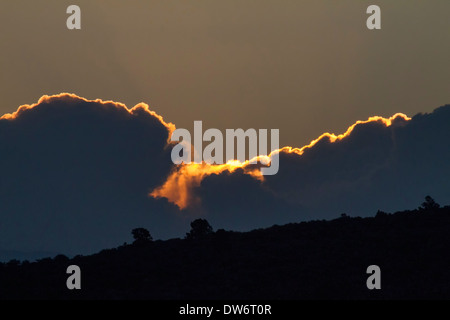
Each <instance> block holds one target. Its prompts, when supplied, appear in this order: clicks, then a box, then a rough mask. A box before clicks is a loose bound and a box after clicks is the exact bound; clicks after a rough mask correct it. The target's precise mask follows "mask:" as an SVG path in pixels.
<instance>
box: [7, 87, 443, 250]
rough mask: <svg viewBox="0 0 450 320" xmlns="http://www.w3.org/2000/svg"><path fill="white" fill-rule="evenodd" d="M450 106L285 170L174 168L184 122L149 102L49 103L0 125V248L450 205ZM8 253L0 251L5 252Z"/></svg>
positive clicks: (74, 246) (288, 159) (374, 125)
mask: <svg viewBox="0 0 450 320" xmlns="http://www.w3.org/2000/svg"><path fill="white" fill-rule="evenodd" d="M449 122H450V106H443V107H440V108H438V109H436V110H435V111H434V112H433V113H430V114H418V115H416V116H414V117H412V118H408V117H407V116H405V115H402V114H397V115H394V116H393V117H391V118H388V119H384V118H380V117H374V118H370V119H368V120H367V121H360V122H357V123H355V124H354V125H352V126H350V127H349V129H348V130H347V131H346V132H345V133H343V134H341V135H333V134H329V133H326V134H323V135H322V136H320V137H319V138H318V139H315V140H313V141H312V142H311V143H310V144H309V145H307V146H305V147H302V148H291V147H284V148H281V149H280V150H278V151H275V152H278V153H279V157H280V167H279V172H278V173H277V174H276V175H274V176H261V175H260V174H259V169H258V167H257V166H254V165H250V164H248V163H239V162H237V161H235V162H231V163H229V164H227V165H221V166H211V165H206V164H192V165H183V166H175V165H174V164H173V163H172V161H171V157H170V153H171V146H173V145H172V144H170V143H169V142H168V138H169V136H170V133H171V132H172V131H173V130H174V129H175V126H174V125H173V124H171V123H169V122H166V121H164V119H163V118H162V117H161V116H159V115H157V114H155V113H154V112H152V111H151V110H150V108H149V107H148V105H146V104H144V103H141V104H138V105H136V106H135V107H133V108H131V109H128V108H127V107H126V106H125V105H123V104H120V103H117V102H112V101H101V100H87V99H84V98H80V97H78V96H76V95H73V94H60V95H55V96H43V97H42V98H41V99H39V101H38V102H37V103H36V104H33V105H25V106H21V107H20V108H19V109H18V110H17V111H16V112H14V113H11V114H6V115H4V116H2V117H1V118H0V155H1V157H0V168H1V173H0V252H1V251H2V250H15V251H46V252H55V253H57V252H61V253H65V254H77V253H82V254H86V253H91V252H95V251H97V250H100V249H103V248H108V247H114V246H117V245H120V244H121V243H122V242H123V241H127V240H128V241H130V240H131V235H130V230H131V229H132V228H135V227H144V228H147V229H149V230H150V232H151V233H152V235H153V237H154V238H156V239H161V238H162V239H167V238H170V237H180V236H183V234H184V233H185V232H186V231H188V229H189V223H190V221H192V220H193V219H195V218H197V217H203V218H206V219H208V221H209V222H210V223H211V225H212V226H213V227H214V228H215V229H219V228H225V229H233V230H250V229H254V228H259V227H267V226H270V225H273V224H282V223H288V222H297V221H302V220H311V219H327V218H335V217H337V216H339V214H340V213H342V212H345V213H347V214H350V215H361V216H369V215H374V214H375V213H376V210H378V209H381V210H385V211H393V210H398V209H405V208H411V207H415V206H417V205H418V204H419V203H421V201H422V199H423V197H424V196H425V195H427V194H430V195H432V196H433V197H434V198H435V199H436V200H437V201H438V202H441V203H443V204H447V203H450V194H449V193H448V191H447V190H450V179H448V177H449V176H450V166H449V165H448V163H450V148H449V147H448V141H449V140H450V126H448V123H449ZM0 258H1V254H0Z"/></svg>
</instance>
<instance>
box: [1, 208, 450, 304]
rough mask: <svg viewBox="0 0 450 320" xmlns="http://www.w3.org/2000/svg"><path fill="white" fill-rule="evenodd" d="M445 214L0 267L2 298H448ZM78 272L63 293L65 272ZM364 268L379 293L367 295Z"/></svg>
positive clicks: (276, 230)
mask: <svg viewBox="0 0 450 320" xmlns="http://www.w3.org/2000/svg"><path fill="white" fill-rule="evenodd" d="M449 252H450V207H449V206H447V207H444V208H428V209H417V210H412V211H403V212H397V213H395V214H386V213H383V212H378V214H377V216H376V217H373V218H359V217H357V218H351V217H348V216H346V215H345V214H343V215H342V216H341V217H340V218H338V219H335V220H332V221H311V222H302V223H298V224H288V225H284V226H276V225H275V226H273V227H271V228H268V229H259V230H254V231H251V232H246V233H238V232H231V231H224V230H219V231H216V232H214V233H212V234H210V235H208V236H205V237H204V238H202V239H196V240H182V239H173V240H167V241H155V242H148V243H139V244H134V245H124V246H121V247H119V248H116V249H110V250H103V251H101V252H100V253H97V254H94V255H91V256H77V257H75V258H73V259H68V258H67V257H65V256H62V255H60V256H56V257H55V258H53V259H50V258H47V259H42V260H39V261H38V262H34V263H28V262H23V263H19V262H18V261H10V262H9V263H7V264H1V265H0V288H1V290H0V298H1V299H18V298H20V299H21V298H27V299H47V298H56V299H72V298H74V299H79V298H83V299H418V298H425V299H449V298H450V255H449ZM72 264H75V265H78V266H79V267H80V268H81V290H72V291H71V290H68V289H67V288H66V280H67V278H68V277H69V275H68V274H66V268H67V266H69V265H72ZM369 265H378V266H379V267H380V268H381V290H368V289H367V287H366V280H367V278H368V277H369V275H368V274H367V273H366V269H367V267H368V266H369Z"/></svg>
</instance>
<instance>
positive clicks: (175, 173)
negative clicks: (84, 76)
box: [0, 93, 411, 210]
mask: <svg viewBox="0 0 450 320" xmlns="http://www.w3.org/2000/svg"><path fill="white" fill-rule="evenodd" d="M64 98H72V99H75V100H76V99H79V100H82V101H84V102H94V103H98V104H100V105H109V106H114V107H116V108H121V109H123V110H126V111H127V112H128V113H129V114H130V115H137V113H138V112H140V111H144V112H147V113H148V114H149V115H151V116H153V117H155V118H157V119H158V120H159V121H160V122H161V123H162V124H163V125H164V126H165V127H166V128H167V130H168V134H169V135H168V140H167V143H168V145H170V144H172V143H173V142H170V136H171V133H172V132H173V131H174V130H175V128H176V127H175V125H174V124H173V123H170V122H165V121H164V119H163V117H162V116H160V115H158V114H157V113H156V112H154V111H152V110H150V107H149V105H148V104H146V103H143V102H141V103H138V104H137V105H135V106H134V107H133V108H131V109H128V108H127V106H126V105H125V104H123V103H120V102H114V101H111V100H106V101H104V100H101V99H95V100H88V99H85V98H82V97H79V96H77V95H75V94H72V93H60V94H57V95H44V96H42V97H41V98H40V99H39V100H38V102H37V103H35V104H31V105H27V104H25V105H22V106H20V107H19V108H18V109H17V111H15V112H13V113H6V114H4V115H3V116H1V117H0V120H2V119H5V120H14V119H16V118H17V117H18V116H20V114H21V113H22V112H24V111H26V110H28V109H32V108H34V107H36V106H37V105H39V104H41V103H46V102H48V101H50V100H52V99H64ZM398 118H402V119H403V120H405V121H409V120H411V118H410V117H408V116H407V115H405V114H403V113H396V114H394V115H393V116H392V117H390V118H383V117H380V116H373V117H369V118H368V119H367V120H363V121H362V120H359V121H356V122H355V123H354V124H352V125H351V126H350V127H348V129H347V130H346V131H345V132H344V133H342V134H339V135H335V134H333V133H328V132H325V133H323V134H322V135H320V136H319V137H318V138H317V139H314V140H312V141H311V142H310V143H309V144H307V145H305V146H303V147H301V148H294V147H290V146H286V147H283V148H280V149H278V150H274V151H272V152H271V153H270V154H269V155H260V156H257V157H255V158H253V159H251V160H250V161H244V162H240V161H238V160H230V161H228V162H227V163H226V164H218V165H217V164H207V163H205V162H203V163H189V164H181V165H176V166H174V168H173V170H172V172H171V173H170V174H169V176H168V177H167V179H166V181H165V182H164V183H163V184H162V185H161V186H159V187H157V188H155V189H154V190H153V191H151V192H150V194H149V196H151V197H153V198H156V199H158V198H166V199H167V200H168V201H169V202H171V203H173V204H175V205H176V206H177V207H178V208H179V209H181V210H182V209H186V208H188V207H191V206H195V205H198V204H199V203H200V201H201V199H200V198H199V197H197V196H196V195H195V193H194V189H195V188H196V187H199V186H200V184H201V182H202V180H203V179H204V178H205V177H207V176H209V175H212V174H216V175H217V174H220V173H223V172H229V173H233V172H235V171H236V170H238V169H241V170H242V171H243V172H244V173H245V174H248V175H250V176H252V177H254V178H255V179H258V180H259V181H264V176H263V175H262V174H261V171H260V166H261V165H260V166H255V165H254V163H255V162H259V163H260V164H262V165H267V164H269V163H270V159H271V157H272V156H273V155H274V154H276V153H281V152H284V153H291V154H296V155H298V156H301V155H302V154H303V153H304V152H305V150H306V149H309V148H312V147H314V145H316V144H317V143H318V142H319V141H321V140H322V139H328V140H329V142H330V143H334V142H336V141H340V140H342V139H345V138H347V137H348V136H350V134H351V133H352V131H353V130H354V128H355V127H356V126H357V125H360V124H365V123H369V122H379V123H382V124H384V125H385V126H386V127H389V126H391V125H392V123H393V122H394V121H395V120H396V119H398Z"/></svg>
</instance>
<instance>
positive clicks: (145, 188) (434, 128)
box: [0, 0, 450, 261]
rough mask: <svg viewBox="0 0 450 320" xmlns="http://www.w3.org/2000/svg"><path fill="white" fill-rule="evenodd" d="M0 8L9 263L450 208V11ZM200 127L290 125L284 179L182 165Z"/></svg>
mask: <svg viewBox="0 0 450 320" xmlns="http://www.w3.org/2000/svg"><path fill="white" fill-rule="evenodd" d="M72 4H77V5H78V6H80V8H81V30H68V29H67V27H66V20H67V18H68V16H69V15H68V14H67V13H66V9H67V7H68V6H69V5H72ZM372 4H377V5H379V6H380V8H381V30H368V29H367V27H366V19H367V18H368V16H369V15H368V14H367V13H366V9H367V7H368V6H369V5H372ZM0 7H1V9H0V30H2V31H1V32H0V43H1V44H2V45H1V47H0V66H1V69H0V70H1V72H0V97H1V98H0V99H1V100H0V169H1V170H2V171H1V173H0V221H1V222H2V223H1V224H0V235H1V237H0V261H1V260H2V259H6V258H5V257H11V256H13V257H14V256H17V252H34V253H36V252H43V251H45V252H52V253H58V252H60V253H68V254H77V253H83V254H84V253H92V252H95V251H96V250H100V249H102V248H110V247H116V246H117V245H120V244H122V243H123V242H124V241H127V240H126V239H128V238H127V237H130V230H131V229H132V228H135V227H145V228H148V229H149V230H150V232H151V234H152V235H153V237H154V238H155V239H168V238H171V237H180V236H181V237H182V236H183V235H184V234H185V232H187V231H188V230H189V224H190V222H191V221H192V220H193V219H195V218H199V217H202V218H207V220H208V221H209V222H210V223H211V225H212V226H213V227H214V228H215V229H220V228H225V229H227V230H237V231H246V230H252V229H255V228H262V227H269V226H271V225H273V224H284V223H289V222H299V221H306V220H314V219H333V218H335V217H337V216H339V215H340V214H341V213H343V212H345V213H346V214H349V215H351V216H358V215H359V216H371V215H372V216H373V215H375V213H376V212H377V210H384V211H387V212H394V211H395V210H403V209H412V208H416V207H417V205H419V204H420V203H421V202H422V201H423V198H424V197H425V196H426V195H431V196H433V197H435V199H436V200H437V201H438V202H440V203H442V204H443V205H445V204H449V203H450V195H449V194H448V192H447V190H450V182H449V181H450V180H449V179H448V177H449V176H450V167H449V166H448V163H450V151H449V148H448V141H449V139H450V126H449V125H448V123H450V90H449V88H450V80H449V79H450V77H449V76H450V63H449V58H448V57H450V20H449V19H448V13H449V12H450V2H449V1H448V0H430V1H423V0H420V1H414V0H407V1H406V0H405V1H403V0H396V1H387V0H386V1H384V0H380V1H365V0H340V1H335V0H326V1H325V0H311V1H301V0H293V1H290V0H239V1H236V0H227V1H218V0H208V1H206V0H197V1H193V0H175V1H162V0H160V1H142V0H130V1H116V0H108V1H100V0H89V1H84V0H79V1H77V2H76V3H74V2H72V1H62V0H54V1H52V0H45V1H44V0H17V1H4V2H3V3H2V4H1V5H0ZM62 92H66V93H67V94H60V93H62ZM46 95H48V96H46ZM41 97H42V98H41ZM100 99H101V100H100ZM141 102H143V103H141ZM21 105H28V107H22V108H20V109H19V111H18V112H17V113H14V112H15V111H16V110H18V107H19V106H21ZM31 105H32V106H31ZM396 114H398V115H397V116H394V115H396ZM2 115H3V116H2ZM373 116H379V117H373ZM369 117H372V118H370V120H368V119H369ZM381 117H382V118H381ZM196 120H201V121H203V129H204V130H206V129H207V128H217V129H220V130H225V129H236V128H243V129H248V128H255V129H279V133H280V141H279V146H280V150H279V151H277V152H276V153H275V154H279V158H280V166H279V169H280V170H279V172H278V173H277V174H276V175H274V176H264V177H261V175H260V174H258V169H256V171H255V167H252V166H251V165H248V164H239V165H230V164H227V165H225V166H223V167H220V166H209V165H198V166H196V165H195V164H194V165H184V166H176V165H174V164H173V163H172V161H171V147H172V146H173V144H168V137H169V136H170V134H171V132H172V131H173V130H174V129H175V127H176V128H187V129H188V130H190V132H192V127H193V123H194V121H196ZM366 120H367V121H366ZM358 121H359V122H358ZM222 132H223V131H222ZM327 132H328V133H327ZM333 134H336V135H333ZM340 134H341V135H340ZM311 142H312V143H311ZM287 146H291V147H294V148H295V147H296V148H301V149H292V148H288V147H287ZM304 146H307V147H304ZM302 147H304V148H302ZM271 159H273V158H271ZM80 230H82V232H80ZM11 250H12V251H11ZM11 252H12V253H11Z"/></svg>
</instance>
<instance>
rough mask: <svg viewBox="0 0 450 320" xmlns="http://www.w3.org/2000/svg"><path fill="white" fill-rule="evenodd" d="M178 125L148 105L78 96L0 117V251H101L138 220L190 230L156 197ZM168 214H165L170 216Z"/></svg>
mask: <svg viewBox="0 0 450 320" xmlns="http://www.w3.org/2000/svg"><path fill="white" fill-rule="evenodd" d="M173 129H174V125H173V124H171V123H166V122H164V120H163V119H162V118H161V117H160V116H158V115H156V114H155V113H154V112H152V111H150V110H149V107H148V106H147V105H146V104H143V103H141V104H138V105H137V106H135V107H134V108H132V109H127V108H126V106H124V105H123V104H120V103H116V102H112V101H101V100H94V101H90V100H86V99H83V98H80V97H77V96H75V95H71V94H60V95H55V96H44V97H42V98H41V99H40V100H39V101H38V103H36V104H34V105H25V106H21V107H20V108H19V109H18V110H17V112H15V113H12V114H7V115H4V116H3V117H2V118H1V119H0V154H1V157H0V168H1V175H0V235H1V238H0V239H1V242H0V249H13V250H24V251H27V250H41V249H43V250H45V251H62V252H69V253H77V252H92V251H93V250H99V249H101V248H105V247H111V246H117V245H118V244H121V242H118V241H119V239H120V240H122V239H128V238H129V232H130V230H131V228H134V227H136V226H144V227H148V228H149V229H151V230H152V231H153V235H154V236H155V237H167V236H171V235H172V236H175V235H178V234H179V233H180V232H182V231H184V227H181V228H180V227H178V229H177V223H172V222H171V209H170V207H169V208H165V209H164V208H163V207H164V203H161V202H159V203H157V202H156V201H154V200H153V199H152V198H149V197H148V192H149V191H150V190H152V189H153V188H155V187H156V186H157V185H158V184H160V183H162V182H163V181H164V178H165V176H166V175H167V174H168V173H169V172H170V170H171V168H172V163H171V160H170V150H169V149H168V148H167V140H168V137H169V134H170V132H171V131H172V130H173ZM162 212H165V213H164V214H162Z"/></svg>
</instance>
